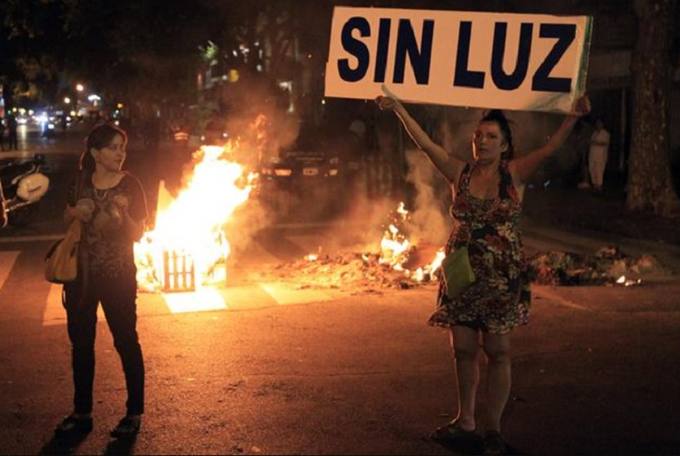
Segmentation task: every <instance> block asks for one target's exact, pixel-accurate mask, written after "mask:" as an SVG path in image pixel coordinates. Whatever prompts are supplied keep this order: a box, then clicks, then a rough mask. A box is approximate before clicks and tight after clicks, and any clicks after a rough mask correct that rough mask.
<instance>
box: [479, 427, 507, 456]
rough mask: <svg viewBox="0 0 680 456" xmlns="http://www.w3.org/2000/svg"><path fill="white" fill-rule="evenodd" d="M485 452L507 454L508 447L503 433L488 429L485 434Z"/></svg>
mask: <svg viewBox="0 0 680 456" xmlns="http://www.w3.org/2000/svg"><path fill="white" fill-rule="evenodd" d="M483 443H484V454H489V455H491V454H505V453H506V451H507V447H506V445H505V441H504V440H503V437H501V433H500V432H498V431H487V432H486V434H484V442H483Z"/></svg>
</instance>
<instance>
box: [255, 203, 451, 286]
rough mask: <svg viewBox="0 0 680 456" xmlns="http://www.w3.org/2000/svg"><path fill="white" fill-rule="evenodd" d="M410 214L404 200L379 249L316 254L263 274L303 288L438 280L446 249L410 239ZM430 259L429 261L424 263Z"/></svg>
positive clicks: (401, 283)
mask: <svg viewBox="0 0 680 456" xmlns="http://www.w3.org/2000/svg"><path fill="white" fill-rule="evenodd" d="M409 226H410V217H409V212H408V211H407V210H406V208H405V205H404V203H403V202H402V203H400V204H399V207H398V208H397V209H396V210H395V211H394V212H393V213H392V214H390V222H389V223H387V224H386V226H385V227H384V233H383V237H382V239H381V241H380V245H379V249H380V250H379V251H374V252H340V253H337V254H324V253H321V252H319V253H314V254H309V255H306V256H305V257H304V258H302V259H300V260H297V261H294V262H292V263H285V264H279V265H276V266H274V267H272V268H271V269H269V270H267V269H265V270H263V271H261V272H260V273H259V276H260V278H262V279H268V280H271V279H276V280H283V281H291V282H297V283H298V284H299V285H300V286H301V287H320V288H335V289H348V290H353V291H362V290H363V291H366V290H375V289H390V288H392V289H409V288H414V287H419V286H423V285H426V284H430V283H433V282H436V281H437V271H438V269H439V266H440V265H441V262H442V260H443V259H444V251H443V250H441V249H440V250H439V251H435V250H434V249H432V248H431V247H430V246H428V245H427V244H421V245H420V246H418V245H416V244H415V243H413V242H411V241H410V240H409ZM427 259H429V260H430V261H429V263H425V264H423V262H425V261H427Z"/></svg>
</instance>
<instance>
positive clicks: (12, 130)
mask: <svg viewBox="0 0 680 456" xmlns="http://www.w3.org/2000/svg"><path fill="white" fill-rule="evenodd" d="M17 126H18V125H17V118H16V117H15V116H14V114H9V115H8V116H7V146H8V149H9V150H18V149H19V143H18V140H17Z"/></svg>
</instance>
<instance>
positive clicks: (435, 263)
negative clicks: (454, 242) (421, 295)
mask: <svg viewBox="0 0 680 456" xmlns="http://www.w3.org/2000/svg"><path fill="white" fill-rule="evenodd" d="M395 214H396V215H395V216H394V220H393V223H390V224H389V225H388V227H387V229H386V230H385V233H384V235H383V238H382V240H381V241H380V263H381V264H388V265H390V266H391V267H392V268H393V269H394V270H396V271H403V272H404V275H406V276H407V277H409V278H411V279H413V280H415V281H416V282H422V281H424V280H430V279H431V278H432V274H433V273H434V272H435V271H436V270H437V269H438V268H439V266H441V263H442V261H443V260H444V257H445V255H444V250H443V249H440V250H439V251H438V252H437V253H436V254H435V258H434V259H433V260H432V262H430V263H429V264H427V265H424V266H420V267H418V268H417V269H416V270H414V271H411V270H409V269H406V268H405V267H404V265H405V264H406V263H407V262H408V260H409V256H410V254H411V253H412V249H414V248H416V246H415V245H413V244H412V243H411V242H410V241H409V239H408V237H407V235H406V233H405V230H404V229H403V228H402V229H400V228H399V226H403V225H405V224H407V222H408V218H409V211H408V210H407V209H406V206H405V204H404V202H403V201H402V202H400V203H399V206H398V207H397V209H396V211H395Z"/></svg>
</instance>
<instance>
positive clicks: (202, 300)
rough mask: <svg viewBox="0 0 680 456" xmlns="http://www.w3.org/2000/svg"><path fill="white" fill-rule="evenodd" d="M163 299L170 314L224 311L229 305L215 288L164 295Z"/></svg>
mask: <svg viewBox="0 0 680 456" xmlns="http://www.w3.org/2000/svg"><path fill="white" fill-rule="evenodd" d="M163 299H164V300H165V303H166V304H167V305H168V308H169V309H170V313H173V314H178V313H187V312H205V311H208V310H224V309H226V308H227V303H226V302H225V300H224V298H223V297H222V295H221V294H220V292H219V291H218V290H216V289H214V288H202V289H199V290H196V291H190V292H184V293H163Z"/></svg>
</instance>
